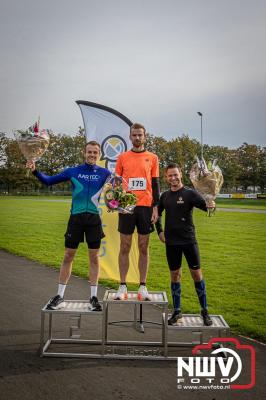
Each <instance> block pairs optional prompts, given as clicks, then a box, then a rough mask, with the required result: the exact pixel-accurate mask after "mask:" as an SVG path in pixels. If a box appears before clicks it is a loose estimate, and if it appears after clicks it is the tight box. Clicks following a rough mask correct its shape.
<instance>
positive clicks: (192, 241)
mask: <svg viewBox="0 0 266 400" xmlns="http://www.w3.org/2000/svg"><path fill="white" fill-rule="evenodd" d="M166 181H167V183H168V184H169V186H170V189H169V190H167V191H166V192H164V193H162V195H161V198H160V202H159V207H158V212H159V220H158V221H157V223H156V229H157V233H158V235H159V238H160V240H161V241H162V242H164V243H165V247H166V257H167V261H168V265H169V269H170V275H171V292H172V297H173V305H174V311H173V315H172V316H171V318H170V319H169V320H168V324H169V325H174V324H176V323H177V322H179V321H180V320H181V319H182V314H181V283H180V281H181V261H182V255H183V254H184V256H185V258H186V260H187V263H188V266H189V269H190V273H191V276H192V279H193V280H194V284H195V289H196V292H197V295H198V299H199V302H200V306H201V315H202V318H203V321H204V325H207V326H209V325H212V320H211V318H210V316H209V314H208V309H207V298H206V288H205V282H204V280H203V276H202V271H201V268H200V256H199V249H198V244H197V241H196V236H195V227H194V224H193V219H192V212H193V208H194V207H196V208H199V209H201V210H203V211H207V209H208V208H209V207H210V208H213V207H215V203H214V202H211V203H210V204H208V205H206V202H205V200H204V199H203V198H202V196H201V195H200V194H199V193H198V192H196V191H195V190H193V189H189V188H187V187H184V186H183V183H182V173H181V170H180V169H179V167H178V166H177V165H176V164H174V163H172V164H169V165H168V166H167V168H166ZM164 210H165V229H164V230H163V229H162V224H161V215H162V212H163V211H164Z"/></svg>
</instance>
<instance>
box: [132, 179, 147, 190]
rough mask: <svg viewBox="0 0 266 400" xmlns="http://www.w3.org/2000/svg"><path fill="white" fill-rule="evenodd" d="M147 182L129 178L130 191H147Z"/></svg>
mask: <svg viewBox="0 0 266 400" xmlns="http://www.w3.org/2000/svg"><path fill="white" fill-rule="evenodd" d="M146 187H147V181H146V179H145V178H129V180H128V190H146Z"/></svg>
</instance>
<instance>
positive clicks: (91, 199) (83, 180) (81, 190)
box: [33, 163, 111, 215]
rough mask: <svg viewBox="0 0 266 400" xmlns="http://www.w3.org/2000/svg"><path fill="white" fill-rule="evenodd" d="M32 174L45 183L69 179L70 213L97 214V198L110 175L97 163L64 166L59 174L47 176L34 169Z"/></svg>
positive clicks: (53, 183)
mask: <svg viewBox="0 0 266 400" xmlns="http://www.w3.org/2000/svg"><path fill="white" fill-rule="evenodd" d="M33 174H34V175H35V176H36V177H37V178H38V179H39V180H40V181H41V182H42V183H44V184H45V185H47V186H51V185H55V184H57V183H61V182H66V181H70V182H71V184H72V205H71V211H70V212H71V214H72V215H75V214H80V213H84V212H89V213H93V214H99V209H98V205H99V199H100V195H101V191H102V188H103V186H104V184H105V182H106V181H107V180H108V178H109V176H110V175H111V173H110V171H108V169H106V168H102V167H99V166H98V165H91V164H87V163H85V164H82V165H78V166H77V167H71V168H66V169H65V170H64V171H62V172H60V173H59V174H56V175H53V176H49V175H45V174H43V173H42V172H39V171H36V170H35V171H34V172H33Z"/></svg>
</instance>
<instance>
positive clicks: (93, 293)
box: [91, 285, 98, 298]
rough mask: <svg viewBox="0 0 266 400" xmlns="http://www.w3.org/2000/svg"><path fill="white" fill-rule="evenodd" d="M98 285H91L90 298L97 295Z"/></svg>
mask: <svg viewBox="0 0 266 400" xmlns="http://www.w3.org/2000/svg"><path fill="white" fill-rule="evenodd" d="M97 289H98V285H91V298H92V297H97Z"/></svg>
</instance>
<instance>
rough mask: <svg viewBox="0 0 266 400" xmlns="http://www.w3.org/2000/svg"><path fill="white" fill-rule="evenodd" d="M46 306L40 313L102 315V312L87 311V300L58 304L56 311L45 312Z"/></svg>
mask: <svg viewBox="0 0 266 400" xmlns="http://www.w3.org/2000/svg"><path fill="white" fill-rule="evenodd" d="M100 303H101V302H100ZM46 306H47V304H46V305H45V306H44V307H43V308H42V312H47V313H58V314H59V313H62V314H73V313H74V314H76V313H77V314H92V315H99V314H102V311H91V310H90V309H89V300H65V301H63V303H61V304H60V306H59V308H58V309H57V310H47V309H46Z"/></svg>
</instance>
